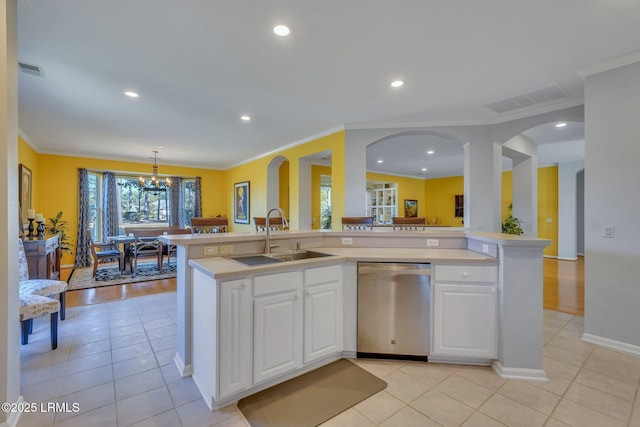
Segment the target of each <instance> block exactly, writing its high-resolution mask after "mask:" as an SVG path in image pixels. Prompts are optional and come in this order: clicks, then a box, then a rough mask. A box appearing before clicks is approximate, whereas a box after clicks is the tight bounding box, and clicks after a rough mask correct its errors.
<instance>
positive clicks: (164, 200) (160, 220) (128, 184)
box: [116, 176, 169, 228]
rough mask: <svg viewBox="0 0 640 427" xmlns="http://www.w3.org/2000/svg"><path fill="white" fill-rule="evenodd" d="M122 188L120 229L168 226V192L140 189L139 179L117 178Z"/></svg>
mask: <svg viewBox="0 0 640 427" xmlns="http://www.w3.org/2000/svg"><path fill="white" fill-rule="evenodd" d="M116 182H117V184H118V186H119V188H120V192H119V194H118V196H119V197H118V200H119V204H120V209H119V213H120V221H119V223H120V227H121V228H123V227H126V226H130V225H136V224H139V225H143V224H153V225H158V226H161V225H168V224H169V202H168V196H167V192H166V191H160V192H157V193H153V192H150V191H143V190H142V188H140V184H139V183H138V178H137V177H131V176H117V177H116Z"/></svg>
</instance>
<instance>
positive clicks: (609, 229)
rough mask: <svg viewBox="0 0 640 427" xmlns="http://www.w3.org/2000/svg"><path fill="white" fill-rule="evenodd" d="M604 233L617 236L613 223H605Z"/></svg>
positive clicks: (606, 235) (608, 235)
mask: <svg viewBox="0 0 640 427" xmlns="http://www.w3.org/2000/svg"><path fill="white" fill-rule="evenodd" d="M603 235H604V237H615V235H616V228H615V227H614V226H613V225H605V226H604V231H603Z"/></svg>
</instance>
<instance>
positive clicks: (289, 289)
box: [253, 271, 302, 383]
mask: <svg viewBox="0 0 640 427" xmlns="http://www.w3.org/2000/svg"><path fill="white" fill-rule="evenodd" d="M253 290H254V292H253V295H254V300H253V327H254V333H253V358H254V361H253V382H254V383H259V382H262V381H265V380H268V379H270V378H273V377H275V376H277V375H280V374H283V373H285V372H288V371H291V370H294V369H296V368H299V367H300V366H302V299H301V296H300V294H301V292H302V272H301V271H290V272H286V273H279V274H270V275H265V276H257V277H255V278H254V281H253Z"/></svg>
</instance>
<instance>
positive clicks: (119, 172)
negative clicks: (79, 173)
mask: <svg viewBox="0 0 640 427" xmlns="http://www.w3.org/2000/svg"><path fill="white" fill-rule="evenodd" d="M80 169H86V170H87V172H93V173H105V172H113V173H114V174H116V175H121V176H122V175H126V176H140V175H142V176H152V174H150V173H146V172H141V173H138V172H126V171H110V170H107V169H89V168H78V170H80ZM158 176H162V177H169V178H171V177H173V176H177V177H178V178H182V179H196V178H199V177H197V176H182V175H171V174H162V173H160V174H158Z"/></svg>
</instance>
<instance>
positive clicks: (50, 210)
mask: <svg viewBox="0 0 640 427" xmlns="http://www.w3.org/2000/svg"><path fill="white" fill-rule="evenodd" d="M19 145H20V146H21V145H23V144H22V143H20V144H19ZM24 145H27V144H24ZM27 147H28V145H27ZM29 148H30V147H29ZM23 156H24V157H23ZM27 161H29V162H33V158H32V156H30V151H29V150H28V149H26V148H25V147H22V148H21V149H20V150H19V162H20V163H25V164H26V162H27ZM32 164H33V163H32ZM35 165H36V166H34V167H33V168H32V171H33V175H34V188H37V190H34V198H33V208H34V209H35V210H36V211H37V212H42V213H43V214H44V216H45V218H51V217H53V216H55V215H56V214H57V213H58V212H59V211H62V212H64V215H63V217H62V219H63V220H65V221H67V224H68V226H69V230H68V235H69V237H71V238H72V239H73V242H72V243H73V245H74V246H75V240H76V238H77V235H78V229H77V224H78V190H77V189H78V169H79V168H86V169H89V170H93V171H107V170H108V171H118V172H132V173H134V174H138V173H144V174H148V173H150V172H151V166H152V165H151V164H147V163H132V162H123V161H114V160H103V159H90V158H83V157H69V156H57V155H50V154H38V155H37V156H36V161H35ZM159 169H160V173H161V174H162V175H172V176H174V175H177V176H188V177H195V176H200V177H201V178H202V213H203V216H215V215H218V214H225V213H226V212H227V199H228V197H227V193H228V191H229V190H228V188H229V185H227V181H226V177H225V174H224V172H223V171H217V170H209V169H197V168H186V167H178V166H163V165H160V166H159ZM73 262H74V256H72V255H69V254H67V253H63V258H62V264H65V265H68V264H73Z"/></svg>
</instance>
